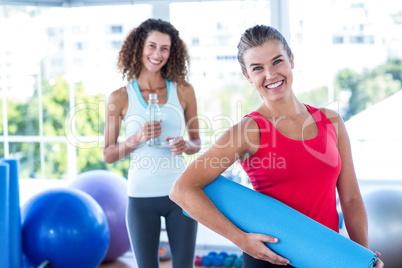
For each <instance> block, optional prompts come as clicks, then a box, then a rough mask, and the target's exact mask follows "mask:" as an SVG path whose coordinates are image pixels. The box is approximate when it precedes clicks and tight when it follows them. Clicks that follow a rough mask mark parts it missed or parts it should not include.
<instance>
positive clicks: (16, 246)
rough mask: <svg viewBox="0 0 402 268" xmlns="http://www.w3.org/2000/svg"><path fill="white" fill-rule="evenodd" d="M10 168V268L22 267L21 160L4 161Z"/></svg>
mask: <svg viewBox="0 0 402 268" xmlns="http://www.w3.org/2000/svg"><path fill="white" fill-rule="evenodd" d="M2 161H3V163H6V164H8V166H9V195H8V198H9V204H10V210H9V228H10V233H9V236H10V242H9V243H10V266H11V267H12V268H21V267H22V238H21V209H20V194H19V177H20V176H19V160H18V159H3V160H2Z"/></svg>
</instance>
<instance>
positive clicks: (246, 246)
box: [239, 233, 290, 265]
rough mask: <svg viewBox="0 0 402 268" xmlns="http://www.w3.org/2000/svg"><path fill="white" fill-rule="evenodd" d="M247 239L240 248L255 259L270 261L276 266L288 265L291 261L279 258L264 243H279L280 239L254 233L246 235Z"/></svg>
mask: <svg viewBox="0 0 402 268" xmlns="http://www.w3.org/2000/svg"><path fill="white" fill-rule="evenodd" d="M245 235H246V237H245V238H243V239H242V240H241V242H240V243H241V244H240V245H239V246H240V248H241V249H242V250H243V251H244V252H245V253H247V254H248V255H250V256H252V257H253V258H255V259H259V260H263V261H268V262H270V263H272V264H276V265H287V264H288V263H290V261H289V260H288V259H286V258H284V257H282V256H279V255H278V254H276V253H275V252H273V251H272V250H271V249H269V248H268V247H267V246H266V245H265V244H264V243H272V244H275V243H278V241H279V240H278V238H275V237H272V236H269V235H263V234H254V233H245Z"/></svg>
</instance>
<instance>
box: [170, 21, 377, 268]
mask: <svg viewBox="0 0 402 268" xmlns="http://www.w3.org/2000/svg"><path fill="white" fill-rule="evenodd" d="M237 58H238V60H239V63H240V66H241V69H242V72H243V74H244V76H245V77H246V78H247V80H248V81H249V82H250V83H252V84H254V87H255V88H256V90H257V91H258V92H259V94H260V95H261V97H262V99H263V103H262V104H261V106H260V107H258V108H257V109H256V110H255V112H253V113H251V114H249V115H247V116H245V117H244V118H243V119H242V120H241V121H240V122H239V123H238V124H236V125H234V126H233V127H231V128H230V129H229V130H228V131H226V132H225V133H224V134H223V135H222V136H221V137H220V138H219V139H218V140H217V141H216V142H215V144H214V145H213V146H212V147H211V148H210V149H209V150H208V151H207V152H205V153H204V154H203V155H202V156H200V157H199V158H198V159H197V160H195V161H194V162H193V163H192V164H191V165H190V166H189V167H188V168H187V169H186V171H185V172H184V173H183V174H182V176H181V177H179V179H178V180H177V181H176V184H175V185H174V187H173V189H172V191H171V193H170V198H171V199H172V200H173V201H175V202H176V203H178V204H179V205H180V206H181V207H182V208H183V209H184V210H185V211H186V212H187V213H188V214H190V215H191V216H192V217H193V218H194V219H195V220H197V221H199V222H200V223H202V224H203V225H205V226H207V227H208V228H210V229H212V230H213V231H215V232H217V233H219V234H220V235H222V236H224V237H226V238H227V239H229V240H230V241H232V242H233V243H234V244H235V245H237V246H238V247H240V248H241V249H242V250H243V251H244V253H246V254H245V255H244V256H245V257H244V259H243V264H244V268H251V267H252V268H257V267H276V266H277V265H287V264H288V263H289V262H290V261H289V260H288V259H286V258H284V257H282V256H279V255H277V254H275V253H274V252H273V251H271V250H270V249H269V248H268V247H266V246H265V245H264V242H268V243H277V242H278V241H279V240H278V239H280V237H278V238H276V237H271V236H268V235H262V234H254V233H245V232H243V231H242V230H240V229H238V228H237V227H236V226H235V225H233V224H232V223H231V222H230V221H229V220H228V219H227V218H226V217H225V216H223V215H222V214H221V213H220V212H219V211H218V210H217V209H216V207H215V206H214V205H213V204H212V202H211V201H210V200H209V199H208V197H207V196H206V195H205V194H204V193H203V191H202V189H203V187H204V186H206V185H207V184H209V183H211V182H212V181H213V180H214V179H215V178H217V177H218V176H219V175H220V174H222V173H223V172H224V171H225V170H226V169H227V168H228V167H229V166H231V165H232V164H233V163H234V162H236V161H238V160H239V161H240V162H241V164H242V166H243V168H244V169H245V171H246V172H247V174H248V176H249V177H250V181H251V183H252V184H253V187H254V189H255V190H256V191H259V192H261V193H264V194H267V195H270V196H272V197H274V198H276V199H279V200H280V201H282V202H283V203H285V204H287V205H289V206H291V207H293V208H295V209H296V210H299V211H300V212H302V213H304V214H305V215H307V216H309V217H311V218H313V219H315V220H317V221H319V222H321V223H322V224H324V225H326V226H327V227H329V228H332V229H333V230H335V231H338V227H337V223H338V222H337V221H338V215H337V212H336V195H335V193H336V190H337V191H338V194H339V200H340V203H341V206H342V212H343V215H344V219H345V224H346V228H347V230H348V233H349V236H350V238H351V239H352V240H354V241H355V242H357V243H359V244H361V245H362V246H364V247H367V248H368V237H367V236H368V235H367V215H366V211H365V208H364V204H363V200H362V197H361V194H360V190H359V187H358V183H357V179H356V175H355V171H354V167H353V161H352V156H351V149H350V144H349V138H348V134H347V132H346V128H345V125H344V122H343V120H342V118H341V117H340V116H339V115H338V114H337V113H336V112H334V111H331V110H328V109H317V108H314V107H311V106H308V105H304V104H302V103H301V102H300V101H299V100H298V99H297V98H296V96H295V94H294V92H293V88H292V86H293V74H292V70H293V68H294V57H293V54H292V52H291V50H290V48H289V46H288V44H287V42H286V40H285V39H284V37H283V36H282V35H281V34H280V33H279V32H278V31H277V30H276V29H274V28H272V27H269V26H263V25H258V26H255V27H252V28H250V29H248V30H246V31H245V33H244V34H243V35H242V37H241V39H240V42H239V45H238V55H237ZM217 161H218V162H219V163H220V165H219V166H218V165H217V164H216V163H217ZM311 170H313V171H311ZM302 174H304V175H302ZM307 174H308V175H307ZM323 177H325V178H326V179H325V180H322V179H321V180H320V178H323ZM304 191H307V194H306V193H305V192H304ZM377 255H378V256H380V254H379V253H377ZM375 267H383V263H382V261H381V260H380V259H378V261H377V263H376V266H375Z"/></svg>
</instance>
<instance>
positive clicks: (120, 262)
mask: <svg viewBox="0 0 402 268" xmlns="http://www.w3.org/2000/svg"><path fill="white" fill-rule="evenodd" d="M98 268H138V266H137V263H136V261H135V259H134V256H133V254H132V253H131V252H127V253H125V254H124V255H123V256H121V257H120V258H118V259H117V260H115V261H113V262H108V263H102V264H101V265H99V266H98ZM159 268H172V262H171V261H161V262H160V265H159Z"/></svg>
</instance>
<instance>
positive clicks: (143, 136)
mask: <svg viewBox="0 0 402 268" xmlns="http://www.w3.org/2000/svg"><path fill="white" fill-rule="evenodd" d="M161 134H162V125H161V122H160V121H150V122H146V123H144V124H143V125H142V127H141V130H140V131H139V132H137V133H136V135H139V137H138V136H137V139H136V140H138V142H139V143H141V142H146V141H147V140H149V139H151V138H155V137H158V136H160V135H161Z"/></svg>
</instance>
